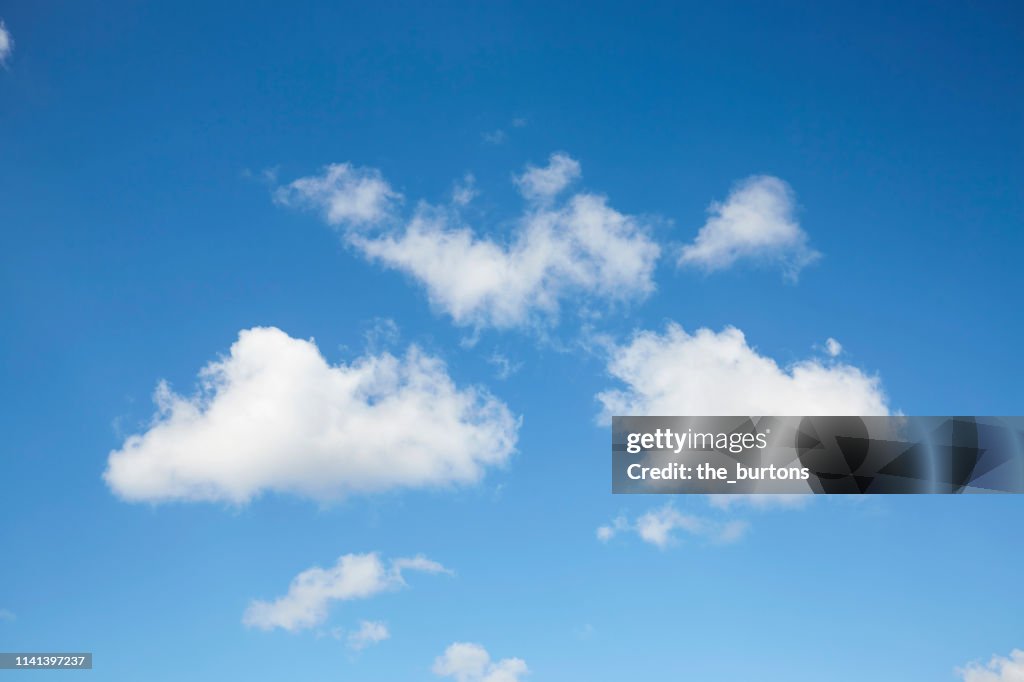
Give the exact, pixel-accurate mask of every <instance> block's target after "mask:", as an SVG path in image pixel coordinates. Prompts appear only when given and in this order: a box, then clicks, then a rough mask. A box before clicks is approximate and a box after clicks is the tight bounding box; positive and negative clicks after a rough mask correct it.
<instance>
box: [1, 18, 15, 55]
mask: <svg viewBox="0 0 1024 682" xmlns="http://www.w3.org/2000/svg"><path fill="white" fill-rule="evenodd" d="M12 52H14V38H12V37H11V32H10V31H8V30H7V25H6V24H5V23H4V21H3V19H0V66H6V65H7V59H8V58H9V57H10V56H11V53H12Z"/></svg>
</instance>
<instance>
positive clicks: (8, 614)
mask: <svg viewBox="0 0 1024 682" xmlns="http://www.w3.org/2000/svg"><path fill="white" fill-rule="evenodd" d="M15 620H17V617H16V616H15V615H14V612H13V611H8V610H7V609H0V621H7V622H13V621H15Z"/></svg>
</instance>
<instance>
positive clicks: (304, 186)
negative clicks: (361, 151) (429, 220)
mask: <svg viewBox="0 0 1024 682" xmlns="http://www.w3.org/2000/svg"><path fill="white" fill-rule="evenodd" d="M401 198H402V195H401V194H399V193H397V192H395V191H394V190H393V189H392V188H391V185H389V184H388V183H387V181H386V180H384V178H383V177H382V176H381V174H380V171H378V170H376V169H374V168H358V167H355V166H353V165H351V164H348V163H332V164H330V165H329V166H326V167H325V168H324V172H323V174H322V175H313V176H309V177H305V178H299V179H298V180H295V181H294V182H291V183H289V184H287V185H285V186H283V187H278V188H277V189H276V190H275V191H274V201H276V202H277V203H279V204H281V205H283V206H291V207H296V208H306V209H311V210H316V211H319V212H320V213H321V215H322V216H323V218H324V220H326V221H327V223H328V224H330V225H333V226H336V227H338V226H343V227H359V226H365V225H376V224H379V223H381V222H382V221H385V220H387V219H389V218H390V217H391V215H392V214H393V212H394V209H395V204H396V203H397V202H398V201H400V200H401Z"/></svg>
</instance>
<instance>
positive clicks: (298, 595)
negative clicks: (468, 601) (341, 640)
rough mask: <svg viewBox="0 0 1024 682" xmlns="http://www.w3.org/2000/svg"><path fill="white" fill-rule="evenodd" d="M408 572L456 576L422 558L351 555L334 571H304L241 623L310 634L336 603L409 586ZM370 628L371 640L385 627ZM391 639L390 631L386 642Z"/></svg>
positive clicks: (247, 613)
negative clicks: (310, 629) (309, 630)
mask: <svg viewBox="0 0 1024 682" xmlns="http://www.w3.org/2000/svg"><path fill="white" fill-rule="evenodd" d="M403 571H421V572H423V573H434V574H437V573H448V574H450V573H451V572H450V571H449V570H448V569H446V568H445V567H444V566H442V565H441V564H439V563H437V562H436V561H431V560H430V559H427V558H426V557H423V556H416V557H411V558H404V559H395V560H394V561H392V562H391V563H390V564H389V565H388V564H385V563H384V562H383V561H382V560H381V558H380V556H379V555H378V554H376V553H371V554H346V555H344V556H342V557H340V558H339V559H338V562H337V563H336V564H335V565H334V566H332V567H331V568H328V569H323V568H320V567H319V566H314V567H313V568H310V569H308V570H305V571H303V572H302V573H300V574H299V575H297V576H296V577H295V579H294V580H292V582H291V585H289V587H288V593H287V594H285V595H284V596H282V597H278V598H277V599H275V600H274V601H271V602H267V601H260V600H253V602H252V603H251V604H250V605H249V608H248V609H246V611H245V615H244V616H243V617H242V622H243V623H244V624H245V625H246V626H247V627H254V628H258V629H260V630H273V629H274V628H281V629H282V630H289V631H291V632H295V631H298V630H305V629H308V628H311V627H314V626H316V625H320V624H321V623H323V622H324V620H326V618H327V610H328V607H329V606H330V604H331V602H335V601H352V600H357V599H369V598H370V597H373V596H375V595H377V594H380V593H382V592H390V591H394V590H398V589H401V588H403V587H405V586H406V582H405V576H404V575H403ZM364 625H366V623H364ZM369 625H370V626H371V627H369V628H368V629H367V633H366V636H367V637H371V636H375V635H376V636H379V635H380V634H381V629H380V627H376V626H380V624H379V623H370V624H369ZM381 627H383V626H381ZM360 632H362V628H361V630H360ZM356 634H357V635H358V634H359V633H356ZM386 638H387V632H386V629H385V630H384V637H383V639H386ZM378 641H379V640H378ZM371 643H372V642H371Z"/></svg>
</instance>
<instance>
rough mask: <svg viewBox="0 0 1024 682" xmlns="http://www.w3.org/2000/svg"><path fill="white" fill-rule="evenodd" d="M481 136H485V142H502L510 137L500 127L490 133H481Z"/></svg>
mask: <svg viewBox="0 0 1024 682" xmlns="http://www.w3.org/2000/svg"><path fill="white" fill-rule="evenodd" d="M481 137H483V139H484V142H486V143H487V144H502V143H503V142H504V141H505V140H507V139H508V135H507V134H506V133H505V131H504V130H502V129H501V128H498V129H497V130H492V131H491V132H489V133H483V134H481Z"/></svg>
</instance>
